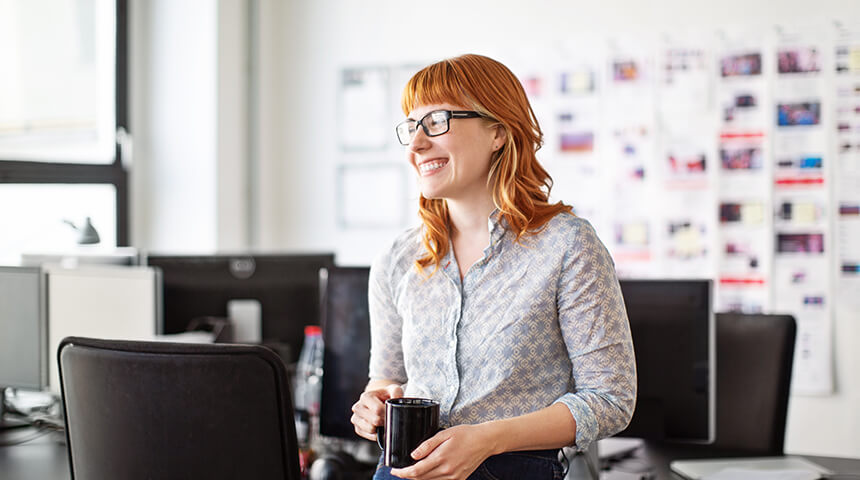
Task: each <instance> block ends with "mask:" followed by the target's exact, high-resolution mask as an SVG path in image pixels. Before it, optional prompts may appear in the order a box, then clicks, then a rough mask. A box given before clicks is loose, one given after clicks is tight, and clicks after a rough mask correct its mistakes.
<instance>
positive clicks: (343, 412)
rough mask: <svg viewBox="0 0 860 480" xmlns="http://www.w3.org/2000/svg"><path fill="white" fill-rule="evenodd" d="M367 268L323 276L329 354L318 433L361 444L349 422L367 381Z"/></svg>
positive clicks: (334, 271)
mask: <svg viewBox="0 0 860 480" xmlns="http://www.w3.org/2000/svg"><path fill="white" fill-rule="evenodd" d="M369 273H370V269H369V268H366V267H351V268H347V267H341V268H329V269H326V270H324V271H322V272H320V293H321V302H320V303H321V319H322V321H321V323H322V330H323V342H324V344H325V350H324V351H325V353H324V355H323V384H322V397H321V398H320V433H321V434H322V435H325V436H329V437H339V438H346V439H351V440H357V439H358V438H359V437H358V436H356V434H355V431H354V430H353V426H352V423H351V422H350V417H351V416H352V410H351V408H352V405H353V404H354V403H355V402H356V401H357V400H358V397H359V395H361V392H363V391H364V387H365V386H366V385H367V380H368V373H367V371H368V363H369V362H370V314H369V312H368V304H367V282H368V276H369Z"/></svg>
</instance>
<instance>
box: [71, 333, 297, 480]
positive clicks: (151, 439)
mask: <svg viewBox="0 0 860 480" xmlns="http://www.w3.org/2000/svg"><path fill="white" fill-rule="evenodd" d="M57 357H58V360H59V366H60V368H59V371H60V382H61V386H62V399H63V406H64V413H65V420H66V440H67V445H68V450H69V466H70V469H71V477H72V478H73V479H74V478H79V479H87V480H101V479H105V480H107V479H112V480H113V479H117V478H122V479H128V480H134V479H153V478H163V479H173V478H206V479H240V478H241V479H246V478H253V479H279V480H293V479H298V478H299V460H298V448H297V443H296V432H295V423H294V418H293V405H292V401H291V396H290V388H289V379H288V376H287V371H286V368H285V367H284V364H283V362H282V361H281V359H280V358H278V356H277V355H275V353H273V352H272V351H270V350H268V349H266V348H264V347H260V346H256V345H225V344H219V345H211V344H207V345H201V344H178V343H161V342H131V341H114V340H97V339H90V338H78V337H68V338H65V339H64V340H63V341H62V342H61V343H60V347H59V349H58V352H57Z"/></svg>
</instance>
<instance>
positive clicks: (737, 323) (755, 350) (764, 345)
mask: <svg viewBox="0 0 860 480" xmlns="http://www.w3.org/2000/svg"><path fill="white" fill-rule="evenodd" d="M716 322H717V327H716V328H717V435H716V439H715V441H714V443H713V444H712V445H711V447H712V448H718V449H724V450H740V451H746V452H749V453H751V454H752V453H755V454H761V455H782V454H783V446H784V443H785V422H786V415H787V412H788V396H789V393H790V388H791V369H792V362H793V358H794V342H795V337H796V332H797V327H796V324H795V321H794V318H793V317H792V316H790V315H761V314H738V313H721V314H717V318H716Z"/></svg>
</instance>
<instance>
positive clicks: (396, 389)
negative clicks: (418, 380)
mask: <svg viewBox="0 0 860 480" xmlns="http://www.w3.org/2000/svg"><path fill="white" fill-rule="evenodd" d="M385 392H386V393H388V398H400V397H402V396H403V388H402V387H401V386H400V385H397V384H394V385H389V386H387V387H385Z"/></svg>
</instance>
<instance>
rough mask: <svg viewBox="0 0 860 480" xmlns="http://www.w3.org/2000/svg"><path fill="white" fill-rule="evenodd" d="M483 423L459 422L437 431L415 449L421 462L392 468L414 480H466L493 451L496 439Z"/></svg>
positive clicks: (393, 470)
mask: <svg viewBox="0 0 860 480" xmlns="http://www.w3.org/2000/svg"><path fill="white" fill-rule="evenodd" d="M484 427H485V426H483V425H458V426H456V427H451V428H447V429H445V430H442V431H441V432H439V433H437V434H436V435H434V436H433V437H431V438H430V439H428V440H427V441H425V442H424V443H422V444H421V445H419V446H418V448H416V449H415V451H414V452H412V458H414V459H416V460H418V463H416V464H414V465H411V466H409V467H406V468H396V469H392V470H391V474H392V475H395V476H398V477H401V478H409V479H414V480H463V479H465V478H466V477H468V476H469V475H470V474H471V473H472V472H474V471H475V469H477V468H478V466H479V465H480V464H481V463H482V462H483V461H484V460H486V459H487V458H488V457H489V456H490V455H492V454H493V450H492V449H493V443H494V442H493V438H492V436H491V435H490V434H489V432H488V430H489V429H487V428H484Z"/></svg>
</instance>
